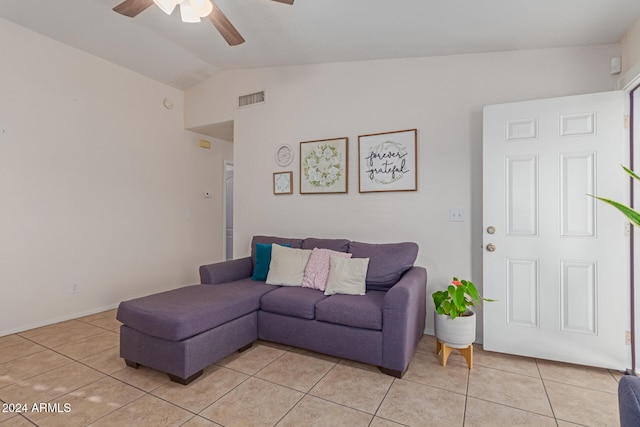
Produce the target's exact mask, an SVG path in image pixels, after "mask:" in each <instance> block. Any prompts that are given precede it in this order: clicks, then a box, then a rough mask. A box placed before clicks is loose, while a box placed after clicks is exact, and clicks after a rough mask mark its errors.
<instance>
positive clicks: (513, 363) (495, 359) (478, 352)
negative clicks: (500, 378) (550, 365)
mask: <svg viewBox="0 0 640 427" xmlns="http://www.w3.org/2000/svg"><path fill="white" fill-rule="evenodd" d="M473 364H474V366H484V367H487V368H493V369H499V370H501V371H507V372H513V373H514V374H522V375H528V376H530V377H534V378H540V372H539V371H538V365H537V364H536V360H535V359H532V358H530V357H523V356H516V355H513V354H505V353H497V352H495V351H486V350H484V349H483V348H482V347H481V346H479V345H476V346H475V347H474V349H473Z"/></svg>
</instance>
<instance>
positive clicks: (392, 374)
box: [378, 366, 406, 378]
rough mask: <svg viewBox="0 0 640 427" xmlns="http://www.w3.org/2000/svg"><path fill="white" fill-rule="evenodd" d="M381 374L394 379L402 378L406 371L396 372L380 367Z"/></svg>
mask: <svg viewBox="0 0 640 427" xmlns="http://www.w3.org/2000/svg"><path fill="white" fill-rule="evenodd" d="M378 369H380V372H382V373H383V374H387V375H391V376H392V377H396V378H402V376H403V375H404V373H405V372H406V371H396V370H395V369H389V368H383V367H382V366H378Z"/></svg>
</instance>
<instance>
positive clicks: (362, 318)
mask: <svg viewBox="0 0 640 427" xmlns="http://www.w3.org/2000/svg"><path fill="white" fill-rule="evenodd" d="M385 295H386V292H382V291H370V292H367V293H366V295H331V296H330V297H328V298H327V299H324V300H322V301H320V302H318V303H317V304H316V320H319V321H323V322H329V323H337V324H338V325H346V326H353V327H354V328H365V329H373V330H376V331H381V330H382V303H383V300H384V296H385Z"/></svg>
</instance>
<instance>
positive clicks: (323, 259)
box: [302, 248, 352, 291]
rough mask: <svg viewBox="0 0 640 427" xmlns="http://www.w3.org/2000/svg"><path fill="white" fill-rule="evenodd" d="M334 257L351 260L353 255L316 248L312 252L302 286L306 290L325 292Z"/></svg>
mask: <svg viewBox="0 0 640 427" xmlns="http://www.w3.org/2000/svg"><path fill="white" fill-rule="evenodd" d="M332 256H336V257H342V258H351V256H352V255H351V254H348V253H346V252H338V251H333V250H331V249H319V248H314V249H313V251H311V256H310V257H309V262H307V266H306V267H305V269H304V277H303V278H302V286H303V287H305V288H311V289H317V290H319V291H324V290H325V288H326V287H327V280H328V279H329V267H330V258H331V257H332Z"/></svg>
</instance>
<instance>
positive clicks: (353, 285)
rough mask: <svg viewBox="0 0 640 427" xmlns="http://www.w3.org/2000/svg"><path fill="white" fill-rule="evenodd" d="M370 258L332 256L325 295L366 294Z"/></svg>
mask: <svg viewBox="0 0 640 427" xmlns="http://www.w3.org/2000/svg"><path fill="white" fill-rule="evenodd" d="M368 268H369V258H340V257H335V256H332V257H331V260H330V268H329V280H327V288H326V289H325V291H324V294H325V295H333V294H346V295H364V294H365V292H366V290H367V285H366V281H365V280H366V278H367V270H368Z"/></svg>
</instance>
